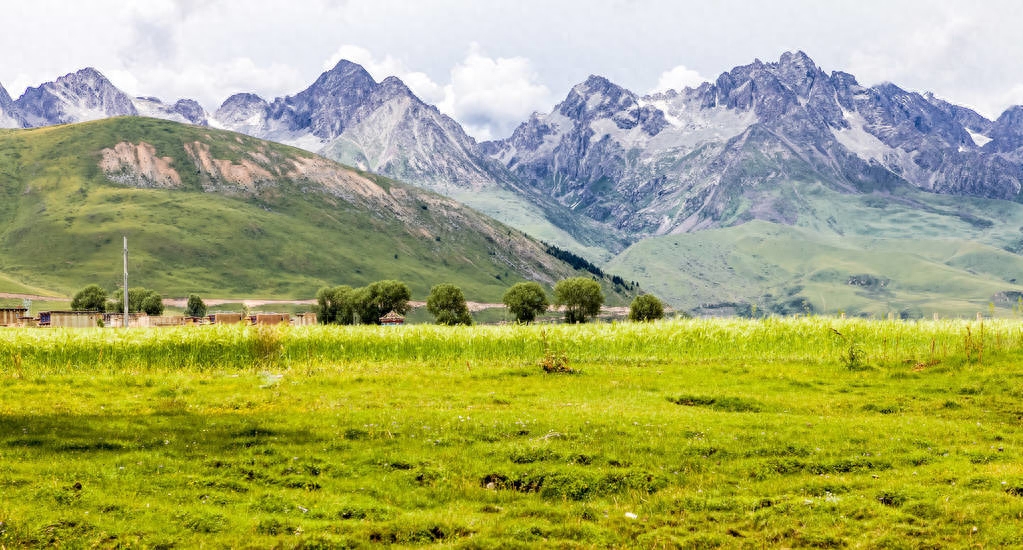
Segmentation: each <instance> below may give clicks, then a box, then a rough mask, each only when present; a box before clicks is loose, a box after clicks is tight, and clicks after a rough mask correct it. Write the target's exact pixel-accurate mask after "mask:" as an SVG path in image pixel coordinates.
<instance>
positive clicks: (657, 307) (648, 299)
mask: <svg viewBox="0 0 1023 550" xmlns="http://www.w3.org/2000/svg"><path fill="white" fill-rule="evenodd" d="M663 318H664V304H663V303H662V302H661V301H660V300H659V299H658V298H657V296H654V295H653V294H643V295H642V296H636V299H635V300H633V301H632V305H631V306H629V319H630V320H633V321H654V320H657V319H663Z"/></svg>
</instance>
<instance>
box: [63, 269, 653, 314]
mask: <svg viewBox="0 0 1023 550" xmlns="http://www.w3.org/2000/svg"><path fill="white" fill-rule="evenodd" d="M411 299H412V291H411V289H409V287H408V285H406V284H405V283H403V282H401V281H394V280H387V281H377V282H375V283H371V284H369V285H367V286H364V287H362V288H352V287H350V286H348V285H342V286H336V287H324V288H321V289H320V290H319V292H317V293H316V317H317V321H319V322H320V323H321V324H338V325H354V324H366V325H378V324H380V318H381V317H383V316H384V315H386V314H387V313H388V312H390V311H394V312H397V313H399V314H401V315H405V314H406V313H408V311H409V309H411V307H410V306H409V301H410V300H411ZM502 302H504V305H505V307H507V308H508V311H509V312H510V313H511V314H512V316H513V317H514V318H515V321H516V322H519V323H531V322H533V321H534V320H535V319H536V318H537V316H538V315H541V314H543V313H544V312H546V311H547V310H548V309H549V308H550V306H551V302H550V301H549V300H548V298H547V293H546V292H544V289H543V287H542V286H540V285H539V284H538V283H534V282H527V283H518V284H515V285H514V286H512V287H511V288H509V289H508V291H507V292H505V293H504V297H503V298H502ZM603 304H604V293H603V291H602V290H601V288H600V284H599V283H597V282H596V281H594V280H592V279H588V278H586V277H573V278H571V279H565V280H562V281H559V282H558V283H557V284H556V285H554V305H555V306H563V307H564V308H565V322H566V323H585V322H586V321H587V320H589V319H593V318H595V317H596V316H597V314H599V313H600V307H601V306H602V305H603ZM71 309H74V310H79V311H82V310H89V311H99V312H104V311H110V312H112V313H119V312H122V311H124V298H123V293H120V294H118V295H117V297H116V299H114V300H111V299H110V298H109V296H108V294H107V291H106V290H105V289H103V288H102V287H100V286H99V285H89V286H87V287H85V288H83V289H82V290H80V291H79V292H78V293H77V294H75V296H74V299H73V300H72V301H71ZM426 309H427V311H429V312H430V313H431V314H432V315H433V316H434V318H435V319H436V322H437V324H440V325H471V324H472V323H473V321H472V315H471V314H470V313H469V307H468V304H467V302H466V301H465V295H464V294H463V293H462V289H460V288H458V287H457V286H455V285H452V284H447V283H444V284H439V285H436V286H434V287H433V288H431V289H430V295H429V297H428V298H427V299H426ZM128 311H129V312H130V313H139V312H144V313H146V314H148V315H162V314H163V299H162V297H161V296H160V295H159V294H157V293H156V292H155V291H152V290H147V289H145V288H132V289H129V290H128ZM185 315H187V316H189V317H204V316H205V315H206V304H205V303H204V302H203V300H202V298H200V297H199V296H198V295H195V294H191V295H189V296H188V304H187V306H186V308H185ZM662 317H664V305H663V304H662V303H661V301H660V300H658V299H657V298H656V297H655V296H653V295H650V294H644V295H642V296H639V297H637V298H636V299H635V300H634V301H633V302H632V307H630V308H629V318H630V319H632V320H634V321H650V320H654V319H660V318H662Z"/></svg>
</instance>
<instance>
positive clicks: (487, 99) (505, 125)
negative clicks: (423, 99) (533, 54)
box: [438, 44, 551, 140]
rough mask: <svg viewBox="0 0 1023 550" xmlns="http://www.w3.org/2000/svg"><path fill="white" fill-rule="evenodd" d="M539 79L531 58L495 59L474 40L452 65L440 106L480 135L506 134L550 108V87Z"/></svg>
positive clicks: (481, 137)
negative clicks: (455, 63) (533, 114)
mask: <svg viewBox="0 0 1023 550" xmlns="http://www.w3.org/2000/svg"><path fill="white" fill-rule="evenodd" d="M539 80H540V76H539V75H538V74H537V72H536V71H535V70H534V69H533V67H532V64H531V63H530V61H529V60H528V59H526V58H524V57H499V58H496V59H495V58H492V57H488V56H486V55H485V54H484V53H483V52H482V51H481V50H480V48H479V46H477V45H476V44H473V45H472V46H471V47H470V50H469V54H468V55H467V56H466V58H465V60H464V61H462V62H461V63H459V64H458V65H456V66H455V67H454V68H452V69H451V82H450V83H449V84H448V85H447V86H445V88H444V89H445V91H446V94H445V96H446V97H445V99H444V101H443V102H442V103H441V104H440V105H439V106H438V108H440V109H441V111H444V112H447V113H449V114H451V116H452V117H453V118H454V119H455V120H458V121H459V122H460V123H462V125H463V126H465V128H466V131H467V132H469V134H471V135H473V136H474V137H476V138H477V139H480V140H486V139H493V138H497V137H505V136H507V135H510V134H511V132H512V130H514V128H515V127H516V126H517V125H518V124H520V123H521V122H522V121H524V120H526V119H527V118H528V117H529V115H530V114H532V113H533V112H535V111H538V110H546V109H550V108H551V91H550V89H548V88H547V86H545V85H544V84H543V83H541V82H539Z"/></svg>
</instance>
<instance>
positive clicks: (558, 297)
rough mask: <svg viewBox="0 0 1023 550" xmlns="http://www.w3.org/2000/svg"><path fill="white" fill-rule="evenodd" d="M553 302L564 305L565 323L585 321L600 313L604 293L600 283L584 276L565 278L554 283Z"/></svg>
mask: <svg viewBox="0 0 1023 550" xmlns="http://www.w3.org/2000/svg"><path fill="white" fill-rule="evenodd" d="M554 303H555V304H556V305H559V306H565V322H566V323H585V322H586V320H587V319H588V318H593V317H596V316H597V314H598V313H600V306H602V305H604V293H603V292H602V291H601V290H600V284H599V283H597V281H594V280H592V279H587V278H586V277H573V278H571V279H565V280H563V281H560V282H558V284H556V285H554Z"/></svg>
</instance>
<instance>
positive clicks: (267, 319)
mask: <svg viewBox="0 0 1023 550" xmlns="http://www.w3.org/2000/svg"><path fill="white" fill-rule="evenodd" d="M253 317H254V320H253V324H255V325H287V324H288V323H290V322H291V316H290V315H288V314H287V313H257V314H256V315H254V316H253Z"/></svg>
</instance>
